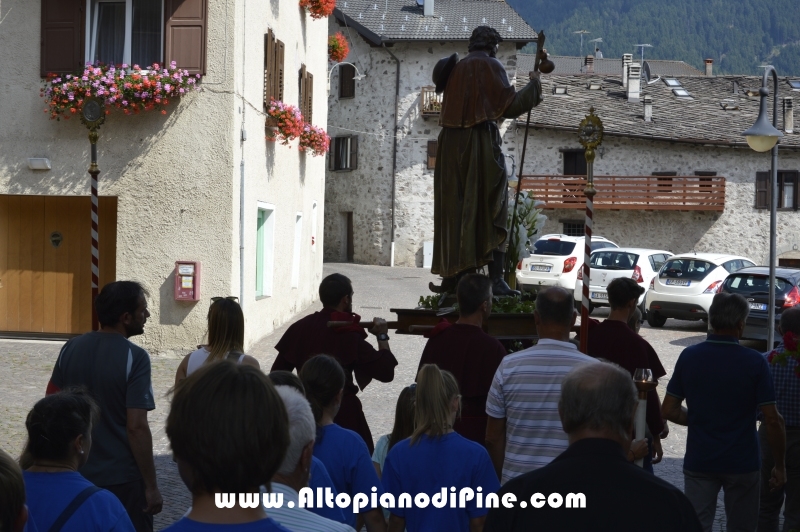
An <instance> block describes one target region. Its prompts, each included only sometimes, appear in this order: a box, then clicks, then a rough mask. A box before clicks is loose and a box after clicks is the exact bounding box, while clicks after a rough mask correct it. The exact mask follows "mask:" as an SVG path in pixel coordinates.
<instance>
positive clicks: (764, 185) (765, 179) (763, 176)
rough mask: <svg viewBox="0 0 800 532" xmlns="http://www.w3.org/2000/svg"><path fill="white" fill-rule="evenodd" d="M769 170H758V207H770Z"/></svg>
mask: <svg viewBox="0 0 800 532" xmlns="http://www.w3.org/2000/svg"><path fill="white" fill-rule="evenodd" d="M769 200H770V186H769V172H756V209H769Z"/></svg>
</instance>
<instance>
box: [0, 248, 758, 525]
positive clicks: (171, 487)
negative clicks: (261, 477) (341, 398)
mask: <svg viewBox="0 0 800 532" xmlns="http://www.w3.org/2000/svg"><path fill="white" fill-rule="evenodd" d="M335 272H338V273H343V274H345V275H347V276H348V277H350V278H351V279H352V280H353V285H354V292H355V294H354V296H353V300H354V302H353V307H354V308H353V310H354V312H356V313H358V314H360V315H361V316H362V317H363V318H365V319H371V318H372V317H382V318H386V319H391V318H393V317H394V315H393V314H392V313H391V312H390V311H389V309H391V308H409V307H413V306H416V302H417V300H418V299H419V296H420V295H423V294H428V293H429V292H428V288H427V286H428V282H429V281H436V279H437V278H436V277H435V276H433V275H431V274H430V272H428V271H427V270H424V269H421V268H394V269H390V268H386V267H380V266H363V265H354V264H326V265H325V268H324V273H325V275H328V274H330V273H335ZM320 308H321V305H320V304H319V303H316V304H313V305H311V306H310V307H309V308H307V309H305V310H304V311H303V312H302V313H300V314H299V315H298V316H297V317H296V318H295V320H296V319H299V318H301V317H302V316H305V315H308V314H310V313H312V312H315V311H316V310H319V309H320ZM607 315H608V311H607V310H604V309H597V310H596V311H595V313H594V314H593V317H596V318H603V317H605V316H607ZM289 325H290V323H287V324H285V325H284V326H283V327H281V328H279V329H277V330H276V331H274V332H273V333H272V334H270V335H269V336H267V337H265V338H264V339H262V340H261V341H260V342H258V343H257V344H256V345H254V346H253V347H252V348H251V349H250V350H249V351H248V353H249V354H251V355H253V356H255V357H256V358H257V359H258V360H259V362H260V363H261V367H262V369H265V370H268V369H269V368H270V366H271V365H272V362H273V361H274V359H275V356H276V354H277V353H276V351H275V348H274V346H275V344H276V343H277V342H278V340H279V339H280V337H281V335H282V334H283V333H284V332H285V331H286V329H287V328H288V327H289ZM705 329H706V327H705V324H704V323H702V322H684V321H675V320H669V321H668V322H667V325H666V326H665V327H663V328H660V329H651V328H650V327H649V326H648V325H647V324H646V323H645V324H644V326H643V327H642V329H641V334H642V336H644V338H646V339H647V340H648V341H649V342H650V343H651V344H652V345H653V347H654V348H655V350H656V352H657V353H658V354H659V357H660V358H661V361H662V363H663V365H664V367H665V369H666V370H667V376H666V377H665V378H664V379H663V380H662V381H661V384H662V386H659V389H658V391H659V394H660V395H661V396H662V397H663V393H664V389H665V386H666V384H667V382H668V380H669V377H670V376H671V374H672V369H673V368H674V366H675V362H676V360H677V358H678V355H679V354H680V352H681V351H682V350H683V349H684V348H685V347H687V346H689V345H693V344H695V343H698V342H700V341H702V340H703V338H704V337H705ZM370 338H371V339H372V341H373V343H374V337H372V336H370ZM134 340H135V339H134ZM198 341H200V339H198ZM424 342H425V340H424V338H422V337H418V336H405V335H393V336H392V338H391V341H390V344H391V347H392V352H393V353H394V355H395V356H396V357H397V360H398V361H399V366H398V367H397V368H396V370H395V379H394V381H393V382H392V383H389V384H382V383H378V382H373V383H372V384H370V386H369V387H368V388H367V389H366V390H365V391H364V392H362V393H361V394H360V397H361V401H362V403H363V404H364V410H365V413H366V417H367V421H368V422H369V425H370V427H371V429H372V434H373V437H374V438H375V439H376V440H377V439H378V438H379V437H380V436H381V435H383V434H386V433H388V432H390V431H391V427H392V422H393V417H394V407H395V401H396V399H397V397H398V395H399V393H400V390H402V388H403V387H405V386H407V385H408V384H410V383H412V382H414V375H415V373H416V369H417V365H418V362H419V356H420V354H421V353H422V349H423V348H424ZM62 345H63V343H62V342H44V341H12V340H0V357H2V364H1V365H0V397H2V404H0V448H2V449H3V450H5V451H7V452H9V453H10V454H12V456H18V455H19V453H20V452H21V450H22V447H23V445H24V442H25V416H26V415H27V412H28V411H29V410H30V408H31V407H32V406H33V404H34V403H35V402H36V401H37V400H38V399H39V398H41V397H42V395H43V394H44V390H45V387H46V385H47V381H48V379H49V377H50V373H51V371H52V368H53V363H54V362H55V360H56V358H57V356H58V352H59V350H60V348H61V346H62ZM751 346H752V347H754V348H757V349H763V346H760V345H758V344H751ZM192 348H193V346H187V349H186V351H187V352H189V351H190V350H191V349H192ZM179 362H180V359H179V358H178V357H170V356H153V357H152V366H153V388H154V391H155V394H156V410H155V411H153V412H151V413H150V416H149V420H150V426H151V429H152V431H153V447H154V452H155V455H156V469H157V473H158V481H159V487H160V489H161V493H162V495H163V497H164V510H163V512H162V513H161V514H159V515H157V516H156V520H155V524H156V529H157V530H158V529H161V528H164V527H165V526H167V525H169V524H171V523H173V522H174V521H176V520H177V519H178V518H180V516H181V515H183V513H184V512H185V511H186V509H187V508H188V507H189V506H190V504H191V499H190V496H189V493H188V491H187V490H186V488H185V487H184V485H183V483H182V482H181V480H180V478H179V476H178V472H177V468H176V466H175V464H174V462H172V459H171V455H170V451H169V442H168V441H167V437H166V434H165V432H164V423H165V420H166V416H167V413H168V408H169V400H168V397H167V395H166V394H167V392H168V390H169V389H170V387H171V386H172V384H173V382H174V378H175V370H176V369H177V367H178V364H179ZM663 446H664V453H665V458H664V460H663V461H662V462H661V463H660V464H657V465H656V466H655V469H656V474H657V475H658V476H659V477H661V478H663V479H665V480H667V481H668V482H671V483H672V484H674V485H675V486H677V487H679V488H681V489H682V488H683V473H682V465H683V455H684V451H685V448H686V429H685V427H678V426H676V425H673V424H670V435H669V437H668V438H667V439H666V440H664V442H663ZM717 517H718V519H717V521H716V522H715V526H714V530H720V531H724V530H725V529H726V527H725V519H724V512H723V505H722V497H721V495H720V498H719V503H718V508H717Z"/></svg>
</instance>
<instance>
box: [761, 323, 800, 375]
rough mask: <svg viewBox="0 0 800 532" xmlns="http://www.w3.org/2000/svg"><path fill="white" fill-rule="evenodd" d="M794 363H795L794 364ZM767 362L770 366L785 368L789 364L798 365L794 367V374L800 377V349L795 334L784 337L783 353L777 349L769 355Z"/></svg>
mask: <svg viewBox="0 0 800 532" xmlns="http://www.w3.org/2000/svg"><path fill="white" fill-rule="evenodd" d="M792 361H794V362H792ZM767 362H769V363H770V364H780V365H781V366H785V365H786V364H788V363H790V362H791V363H797V365H796V366H795V367H794V374H795V375H797V376H798V377H800V349H798V338H797V336H795V334H794V333H793V332H787V333H786V334H784V335H783V351H781V352H779V351H778V350H777V349H774V350H772V352H771V353H770V354H769V355H767Z"/></svg>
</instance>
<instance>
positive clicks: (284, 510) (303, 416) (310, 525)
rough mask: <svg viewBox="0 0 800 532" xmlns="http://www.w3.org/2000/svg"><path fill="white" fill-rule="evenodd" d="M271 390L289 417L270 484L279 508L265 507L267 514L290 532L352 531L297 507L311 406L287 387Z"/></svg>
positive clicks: (311, 431) (310, 442) (308, 453)
mask: <svg viewBox="0 0 800 532" xmlns="http://www.w3.org/2000/svg"><path fill="white" fill-rule="evenodd" d="M275 390H277V392H278V395H280V396H281V399H283V404H284V405H285V407H286V414H287V415H288V417H289V448H288V449H286V456H285V457H284V459H283V462H282V463H281V467H280V468H279V469H278V472H277V473H275V475H274V476H273V477H272V483H271V484H272V486H271V487H272V493H273V494H275V495H273V497H272V499H273V501H274V500H275V499H277V498H278V497H279V495H280V496H282V497H283V502H282V504H281V505H280V508H266V512H267V515H268V516H269V517H271V518H272V519H274V520H275V521H277V522H278V523H280V524H281V525H282V526H284V527H286V528H288V529H289V530H291V531H292V532H354V530H353V528H352V527H350V526H349V525H346V524H344V523H337V522H336V521H332V520H330V519H326V518H324V517H322V516H320V515H317V514H315V513H312V512H310V511H308V510H306V509H305V508H301V507H300V505H299V503H298V500H299V496H298V493H299V491H300V490H301V489H302V488H305V487H306V486H308V476H309V472H310V470H311V457H312V455H313V453H314V437H315V436H316V430H317V426H316V423H315V422H314V414H313V413H312V412H311V405H309V404H308V401H307V400H306V398H305V397H303V395H302V394H301V393H300V392H298V391H297V390H295V389H294V388H292V387H290V386H276V387H275ZM314 495H315V496H316V493H315V494H314ZM315 503H316V501H315Z"/></svg>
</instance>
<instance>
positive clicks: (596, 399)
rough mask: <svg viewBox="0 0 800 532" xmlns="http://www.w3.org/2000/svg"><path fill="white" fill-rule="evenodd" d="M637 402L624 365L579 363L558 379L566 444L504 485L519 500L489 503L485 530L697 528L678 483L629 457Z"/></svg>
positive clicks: (685, 531) (545, 531) (501, 494)
mask: <svg viewBox="0 0 800 532" xmlns="http://www.w3.org/2000/svg"><path fill="white" fill-rule="evenodd" d="M637 404H638V399H637V393H636V387H635V386H634V385H633V381H632V380H631V376H630V374H629V373H628V372H627V371H626V370H624V369H623V368H621V367H619V366H617V365H616V364H612V363H610V362H595V363H587V364H580V365H578V366H576V367H575V368H574V369H573V370H572V371H571V372H570V373H569V374H567V375H566V376H565V377H564V380H563V381H562V382H561V397H560V399H559V401H558V414H559V417H560V418H561V426H562V427H563V429H564V432H565V433H567V437H568V438H569V448H568V449H567V450H566V451H564V452H563V453H561V454H560V455H559V456H558V457H557V458H556V459H555V460H553V461H552V462H550V463H549V464H548V465H546V466H544V467H542V468H540V469H537V470H535V471H531V472H529V473H525V474H524V475H521V476H519V477H517V478H515V479H513V480H511V481H509V482H508V483H507V484H506V485H505V486H503V488H502V489H501V490H500V492H499V493H498V495H499V498H500V500H502V501H505V500H506V498H505V497H506V494H513V496H515V497H516V504H514V505H513V507H512V508H507V507H505V505H504V504H503V505H500V507H498V508H494V509H492V510H490V511H489V515H488V516H487V519H486V524H485V526H484V529H483V530H484V532H501V531H502V532H516V531H519V532H523V531H525V532H527V531H529V530H536V531H537V532H548V531H559V532H560V531H563V530H614V531H617V532H624V531H631V532H633V531H639V530H648V531H664V532H667V531H670V532H672V531H676V530H680V531H682V532H699V531H700V530H701V527H700V522H699V521H698V519H697V515H696V514H695V512H694V509H693V508H692V505H691V503H690V502H689V500H688V499H687V498H686V497H685V496H684V495H683V494H682V493H681V492H680V490H679V489H678V488H676V487H675V486H673V485H672V484H669V483H668V482H666V481H664V480H662V479H660V478H658V477H656V476H655V475H652V474H650V473H648V472H646V471H644V470H643V469H641V468H639V467H635V466H633V465H632V464H631V463H630V462H628V460H626V458H625V454H626V453H627V451H628V449H629V447H630V445H631V439H630V434H631V431H632V430H633V418H634V415H635V413H636V407H637ZM529 506H532V507H533V508H530V507H529ZM574 508H579V510H577V511H576V510H574Z"/></svg>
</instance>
